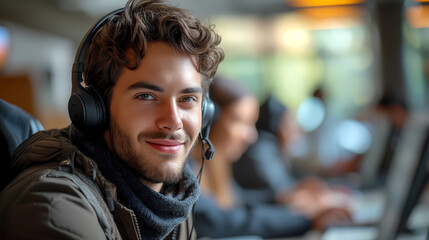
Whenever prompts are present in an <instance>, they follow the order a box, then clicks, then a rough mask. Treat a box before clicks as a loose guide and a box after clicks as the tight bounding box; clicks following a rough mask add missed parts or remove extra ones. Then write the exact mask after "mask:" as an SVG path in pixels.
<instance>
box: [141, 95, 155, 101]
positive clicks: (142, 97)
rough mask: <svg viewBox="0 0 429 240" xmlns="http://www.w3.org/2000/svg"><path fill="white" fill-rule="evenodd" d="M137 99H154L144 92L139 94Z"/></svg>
mask: <svg viewBox="0 0 429 240" xmlns="http://www.w3.org/2000/svg"><path fill="white" fill-rule="evenodd" d="M137 98H138V99H140V100H152V99H155V98H154V97H153V96H152V95H150V94H147V93H144V94H140V95H138V96H137Z"/></svg>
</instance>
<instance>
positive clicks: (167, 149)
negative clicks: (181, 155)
mask: <svg viewBox="0 0 429 240" xmlns="http://www.w3.org/2000/svg"><path fill="white" fill-rule="evenodd" d="M146 142H147V144H149V145H150V146H151V147H153V148H155V149H156V150H158V151H160V152H163V153H169V154H172V153H177V152H179V151H180V149H181V148H182V147H183V145H184V142H183V141H177V140H171V139H150V140H146Z"/></svg>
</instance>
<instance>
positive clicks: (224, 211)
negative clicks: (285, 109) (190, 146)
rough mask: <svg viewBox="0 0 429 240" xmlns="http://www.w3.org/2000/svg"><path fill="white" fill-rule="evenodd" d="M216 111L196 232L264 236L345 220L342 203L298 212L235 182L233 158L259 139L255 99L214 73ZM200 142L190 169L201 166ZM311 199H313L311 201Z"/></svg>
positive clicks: (297, 232) (295, 232)
mask: <svg viewBox="0 0 429 240" xmlns="http://www.w3.org/2000/svg"><path fill="white" fill-rule="evenodd" d="M210 96H211V98H212V100H213V102H214V103H215V105H216V112H217V114H216V117H215V121H214V123H213V125H212V128H211V131H210V140H211V141H212V143H213V145H214V148H215V151H216V152H215V155H214V158H213V159H212V160H210V161H207V162H206V163H204V162H203V164H204V165H203V166H204V168H203V170H202V178H201V184H200V188H201V195H200V198H199V200H198V201H197V203H196V205H195V212H194V214H195V215H194V216H195V221H194V223H195V228H196V230H197V233H198V235H199V236H200V237H204V236H206V237H213V238H220V237H231V236H246V235H247V236H248V235H257V236H260V237H263V238H274V237H286V236H292V235H301V234H303V233H305V232H307V231H308V230H310V229H312V228H315V229H318V230H323V229H325V228H326V227H327V226H328V225H329V224H332V223H339V222H343V221H348V220H349V219H350V216H349V213H348V211H346V210H344V209H335V208H331V209H326V208H325V209H318V210H317V211H313V213H311V214H308V213H305V212H302V213H301V212H298V211H294V210H292V209H289V208H288V207H287V206H286V205H279V204H274V203H273V201H272V199H269V198H270V197H271V196H270V195H269V194H265V192H262V194H260V195H258V193H259V192H252V193H249V192H246V191H242V189H241V188H240V187H239V186H238V185H237V184H236V183H235V181H234V179H233V176H232V169H231V168H232V163H233V162H234V161H236V160H238V159H240V156H241V155H242V154H243V152H244V151H245V150H246V149H247V148H248V146H249V145H250V144H252V143H253V142H254V141H256V139H257V132H256V128H255V122H256V120H257V118H258V107H259V105H258V101H257V99H256V98H255V96H254V95H253V94H251V92H249V91H247V90H246V89H245V88H244V87H243V86H241V85H239V84H238V83H237V82H234V81H230V80H227V79H223V78H216V79H215V80H214V82H213V85H212V86H211V88H210ZM201 150H202V149H201V147H200V146H199V145H196V147H195V149H194V151H193V152H192V158H193V159H192V161H191V163H192V165H193V168H194V171H195V172H197V171H198V169H200V167H201V164H202V162H201V161H199V160H200V159H201ZM310 204H311V203H310Z"/></svg>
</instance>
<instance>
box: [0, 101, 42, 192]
mask: <svg viewBox="0 0 429 240" xmlns="http://www.w3.org/2000/svg"><path fill="white" fill-rule="evenodd" d="M40 130H44V127H43V126H42V124H41V123H40V122H39V121H38V120H37V119H35V118H34V117H33V116H31V115H30V114H28V113H27V112H25V111H24V110H22V109H21V108H19V107H18V106H15V105H13V104H10V103H8V102H6V101H4V100H2V99H0V174H1V177H0V178H1V179H2V180H1V181H0V191H2V190H3V188H4V187H6V185H7V184H8V183H9V182H10V181H11V180H12V177H13V175H12V174H11V171H9V163H10V161H11V160H12V155H13V152H14V151H15V148H16V147H18V146H19V145H20V144H21V143H22V142H23V141H24V140H25V139H27V138H28V137H30V136H31V135H33V134H34V133H36V132H38V131H40Z"/></svg>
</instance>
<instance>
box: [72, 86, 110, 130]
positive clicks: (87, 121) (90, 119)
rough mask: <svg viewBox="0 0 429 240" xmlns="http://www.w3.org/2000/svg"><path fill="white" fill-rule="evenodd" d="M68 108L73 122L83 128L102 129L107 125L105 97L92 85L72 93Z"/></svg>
mask: <svg viewBox="0 0 429 240" xmlns="http://www.w3.org/2000/svg"><path fill="white" fill-rule="evenodd" d="M68 110H69V115H70V119H71V121H72V123H73V124H74V125H75V126H76V127H78V128H79V129H81V130H95V129H99V130H100V129H104V128H105V126H106V125H107V122H108V121H107V109H106V107H105V104H104V101H103V98H102V97H101V95H100V94H99V93H98V92H97V91H96V90H95V89H94V88H92V87H87V88H85V89H84V90H83V89H79V90H78V92H76V93H74V94H73V95H71V97H70V99H69V103H68Z"/></svg>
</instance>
